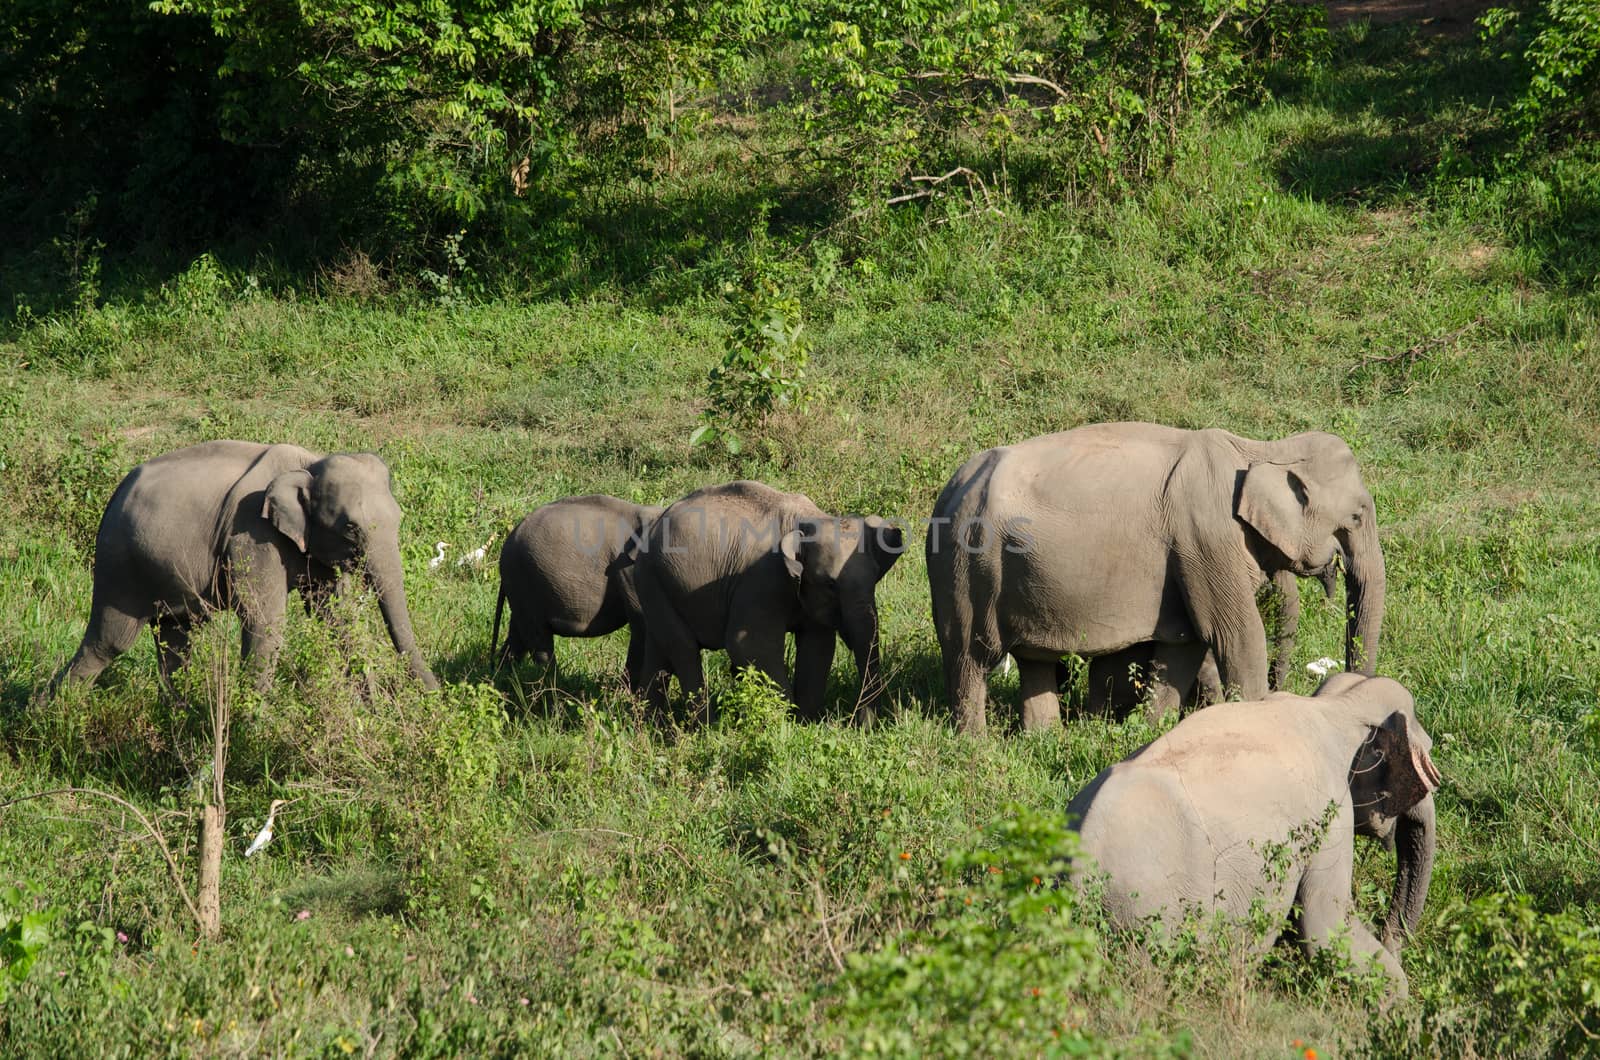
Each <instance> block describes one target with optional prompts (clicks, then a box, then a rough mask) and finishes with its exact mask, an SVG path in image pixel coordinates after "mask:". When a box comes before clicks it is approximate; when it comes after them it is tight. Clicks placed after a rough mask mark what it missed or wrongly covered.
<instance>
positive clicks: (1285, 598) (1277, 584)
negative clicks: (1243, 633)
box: [1267, 570, 1300, 692]
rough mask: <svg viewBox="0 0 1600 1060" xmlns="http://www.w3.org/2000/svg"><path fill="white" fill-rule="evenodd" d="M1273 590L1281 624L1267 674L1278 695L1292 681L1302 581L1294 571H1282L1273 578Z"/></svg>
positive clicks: (1279, 623)
mask: <svg viewBox="0 0 1600 1060" xmlns="http://www.w3.org/2000/svg"><path fill="white" fill-rule="evenodd" d="M1272 589H1273V593H1274V595H1275V596H1276V597H1277V598H1278V621H1277V629H1276V630H1275V632H1274V634H1273V637H1272V668H1271V669H1270V670H1269V671H1268V673H1267V687H1268V688H1270V689H1272V690H1273V691H1274V692H1276V691H1277V690H1278V689H1280V688H1282V687H1283V686H1284V683H1285V682H1286V681H1287V680H1288V679H1289V667H1290V666H1291V665H1292V664H1293V662H1294V647H1295V641H1296V639H1297V638H1298V637H1299V635H1300V579H1299V578H1297V577H1295V574H1294V572H1293V571H1288V570H1281V571H1278V572H1277V573H1276V574H1274V575H1273V576H1272Z"/></svg>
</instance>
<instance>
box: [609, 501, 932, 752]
mask: <svg viewBox="0 0 1600 1060" xmlns="http://www.w3.org/2000/svg"><path fill="white" fill-rule="evenodd" d="M902 550H903V544H902V535H901V531H900V529H899V527H896V526H894V525H892V524H891V523H889V522H887V521H886V520H884V519H882V518H879V517H878V516H867V517H865V518H859V517H854V516H847V517H838V516H832V515H829V514H827V513H826V512H824V511H823V510H822V509H820V508H818V507H817V506H816V505H815V504H814V503H812V501H811V499H810V498H808V497H806V496H805V495H804V494H800V493H783V492H780V491H778V490H775V489H773V488H772V487H771V486H767V485H764V484H762V483H760V482H750V481H740V482H732V483H729V484H727V485H722V486H710V487H707V488H704V489H700V490H696V491H695V492H693V493H690V494H689V495H688V496H686V497H684V498H682V499H681V500H678V501H677V502H675V503H673V504H672V505H670V506H669V507H668V508H667V510H666V511H665V512H663V513H662V514H661V515H660V516H659V517H658V518H657V519H656V521H655V522H654V523H653V524H652V525H651V527H650V531H649V533H648V534H647V535H646V537H645V543H644V547H642V548H641V549H640V550H639V556H638V559H637V561H636V562H635V563H634V564H633V566H632V567H630V568H628V570H627V571H625V572H624V578H627V579H630V580H632V581H633V582H634V585H635V588H634V591H635V594H636V596H637V598H638V600H639V603H640V606H641V608H642V610H643V612H644V619H645V628H646V630H647V633H648V636H647V638H646V639H647V644H648V647H647V649H646V656H647V658H646V662H645V665H644V673H645V674H646V676H647V678H648V680H649V698H650V703H651V705H652V707H653V708H654V709H656V710H658V711H659V710H661V709H662V708H664V707H665V705H666V678H667V675H668V674H672V675H676V676H677V678H678V683H679V685H680V686H681V687H682V690H683V694H684V695H685V696H687V697H691V698H693V697H695V696H698V695H699V693H700V691H701V689H702V688H703V687H704V676H703V672H702V669H701V661H700V652H701V651H702V650H704V649H711V650H716V649H726V650H727V652H728V657H729V661H730V663H731V664H732V665H733V667H734V669H736V670H737V669H741V668H743V667H746V666H754V667H755V668H756V669H758V670H760V671H761V672H763V673H764V674H766V675H767V676H768V677H769V678H771V679H772V680H773V681H774V682H775V683H776V684H777V685H778V687H779V688H781V689H783V691H784V694H785V695H786V696H788V697H789V699H790V701H791V702H792V703H794V704H795V706H796V707H797V708H798V713H799V715H800V716H801V717H802V718H804V719H807V720H816V719H820V718H821V716H822V707H823V694H824V693H825V692H826V690H827V683H828V671H829V668H830V667H831V666H832V664H833V652H834V638H835V635H836V634H837V635H838V636H840V637H842V638H843V639H844V642H845V645H846V647H848V648H849V649H850V650H851V652H853V653H854V655H855V659H856V667H857V670H858V671H859V673H860V676H861V689H860V694H859V696H858V697H857V701H856V720H857V721H858V722H860V723H863V724H865V723H869V722H870V721H871V720H872V718H873V716H874V715H873V710H874V705H875V703H876V701H877V699H878V696H879V695H880V693H881V692H882V678H881V676H880V654H879V645H878V605H877V599H876V595H875V594H876V588H877V584H878V582H879V580H880V579H882V578H883V576H884V575H885V574H887V573H888V571H889V568H891V567H892V566H894V563H895V560H897V559H899V557H900V552H901V551H902ZM787 633H793V634H794V635H795V667H794V681H793V683H792V684H791V682H790V680H789V675H788V673H787V670H786V667H785V664H784V635H785V634H787Z"/></svg>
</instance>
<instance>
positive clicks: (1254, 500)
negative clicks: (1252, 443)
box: [1236, 464, 1311, 559]
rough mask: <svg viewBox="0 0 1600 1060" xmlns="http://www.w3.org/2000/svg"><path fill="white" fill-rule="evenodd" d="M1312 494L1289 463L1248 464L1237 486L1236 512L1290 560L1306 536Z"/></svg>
mask: <svg viewBox="0 0 1600 1060" xmlns="http://www.w3.org/2000/svg"><path fill="white" fill-rule="evenodd" d="M1310 504H1311V495H1310V493H1309V492H1308V491H1307V489H1306V483H1305V480H1304V479H1302V478H1301V477H1300V476H1299V475H1297V474H1295V471H1294V468H1293V467H1291V466H1290V465H1288V464H1251V465H1250V468H1249V470H1247V471H1246V472H1245V473H1244V482H1243V483H1242V484H1241V485H1240V487H1239V506H1238V510H1237V513H1236V514H1237V515H1238V516H1239V518H1241V519H1243V520H1244V521H1245V522H1247V523H1249V524H1250V525H1251V527H1253V528H1254V529H1255V532H1256V533H1258V534H1260V535H1261V536H1262V537H1264V538H1266V539H1267V541H1269V542H1270V543H1271V544H1272V546H1273V547H1274V548H1276V549H1277V550H1278V551H1279V552H1282V553H1283V554H1284V555H1285V556H1288V557H1290V558H1291V559H1293V558H1296V557H1298V556H1299V554H1300V549H1301V545H1302V542H1304V541H1305V535H1306V509H1307V508H1308V507H1309V506H1310Z"/></svg>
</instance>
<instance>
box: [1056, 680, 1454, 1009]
mask: <svg viewBox="0 0 1600 1060" xmlns="http://www.w3.org/2000/svg"><path fill="white" fill-rule="evenodd" d="M1432 744H1433V741H1432V740H1431V739H1430V738H1429V736H1428V734H1427V732H1426V731H1425V730H1424V729H1423V728H1422V726H1421V724H1419V723H1418V721H1417V715H1416V706H1415V704H1414V703H1413V702H1412V698H1411V695H1410V693H1408V692H1407V691H1406V690H1405V689H1404V688H1403V687H1401V686H1400V685H1399V684H1398V683H1396V682H1395V681H1391V680H1390V679H1388V678H1386V677H1363V676H1361V675H1359V674H1348V673H1343V674H1336V675H1334V676H1333V677H1330V678H1329V679H1328V680H1327V681H1325V682H1324V683H1323V685H1322V687H1320V688H1319V689H1318V690H1317V693H1316V695H1314V696H1295V695H1290V694H1289V693H1286V692H1278V693H1274V694H1273V695H1272V696H1271V697H1270V698H1268V699H1267V700H1266V701H1264V702H1259V703H1224V704H1221V705H1218V706H1215V707H1211V708H1209V709H1207V710H1203V711H1200V712H1199V713H1197V714H1191V715H1190V716H1189V717H1187V718H1185V719H1184V720H1183V721H1182V722H1180V723H1179V724H1178V725H1177V727H1176V728H1174V729H1172V730H1171V731H1170V732H1168V733H1166V734H1165V735H1163V736H1161V737H1159V738H1157V739H1156V740H1153V741H1152V742H1150V743H1149V744H1146V745H1145V746H1144V747H1142V748H1140V749H1139V750H1138V751H1136V752H1134V753H1133V754H1132V755H1131V756H1129V757H1128V758H1127V759H1125V760H1124V761H1122V762H1120V763H1118V764H1117V765H1114V766H1112V767H1111V768H1109V769H1107V770H1105V771H1103V772H1102V773H1100V775H1099V776H1097V777H1095V778H1094V780H1093V781H1091V782H1090V783H1089V785H1088V786H1087V787H1085V788H1084V789H1083V790H1082V791H1081V792H1079V793H1078V794H1077V796H1076V797H1075V798H1073V800H1072V802H1071V804H1070V805H1069V806H1068V807H1067V815H1068V817H1069V818H1070V819H1071V820H1072V821H1074V822H1075V823H1076V826H1077V828H1078V830H1079V836H1080V839H1081V846H1080V851H1081V855H1082V856H1081V857H1080V858H1079V859H1078V860H1076V861H1075V862H1074V865H1073V876H1074V878H1075V879H1077V880H1079V881H1083V880H1086V879H1093V880H1099V881H1100V882H1101V883H1103V886H1104V892H1103V893H1104V899H1105V902H1106V906H1107V911H1108V912H1109V913H1110V915H1111V917H1112V919H1113V920H1114V921H1115V922H1117V923H1118V924H1121V925H1123V926H1127V927H1133V926H1137V925H1139V924H1141V923H1143V922H1145V921H1146V920H1148V919H1150V918H1154V919H1155V920H1157V921H1159V922H1160V923H1161V924H1162V925H1163V926H1164V927H1166V928H1171V927H1173V926H1175V925H1176V924H1178V923H1179V922H1181V921H1182V920H1183V918H1184V917H1186V916H1190V915H1196V914H1197V915H1199V916H1200V917H1201V918H1202V919H1204V920H1205V921H1207V922H1208V923H1209V922H1214V921H1213V918H1214V917H1215V916H1217V915H1218V914H1221V916H1222V918H1223V919H1224V920H1225V921H1228V922H1231V923H1233V924H1235V925H1238V926H1240V927H1241V928H1244V927H1245V926H1247V925H1248V924H1250V923H1251V922H1257V923H1260V920H1259V917H1260V915H1261V914H1265V915H1266V917H1267V918H1268V919H1267V921H1266V923H1268V924H1270V928H1269V930H1268V931H1267V932H1266V936H1265V937H1258V938H1257V939H1256V940H1255V941H1256V942H1257V943H1259V944H1261V945H1263V946H1265V945H1270V944H1271V943H1272V942H1273V941H1275V940H1276V939H1277V937H1278V935H1279V934H1280V933H1281V932H1282V930H1283V927H1284V925H1286V924H1287V923H1288V921H1289V919H1290V916H1291V913H1292V910H1294V909H1298V910H1299V924H1298V926H1299V938H1300V941H1301V943H1302V945H1303V946H1305V947H1306V948H1307V949H1309V950H1316V949H1322V948H1325V947H1327V946H1330V945H1332V944H1333V943H1334V941H1335V940H1336V939H1338V938H1339V937H1341V936H1345V937H1348V939H1349V944H1350V949H1351V953H1352V955H1353V956H1356V957H1358V958H1364V957H1370V958H1375V959H1376V960H1377V961H1378V962H1379V964H1380V965H1381V966H1382V967H1383V969H1384V970H1385V971H1386V972H1387V973H1388V975H1389V976H1390V978H1391V979H1392V981H1393V983H1394V986H1395V988H1396V991H1397V992H1398V993H1400V994H1404V992H1405V987H1406V978H1405V972H1404V971H1402V970H1401V967H1400V962H1399V961H1398V960H1397V959H1396V956H1397V955H1398V954H1399V952H1400V946H1401V943H1402V941H1403V940H1404V939H1405V937H1407V936H1408V935H1410V934H1411V933H1412V932H1413V931H1415V930H1416V926H1417V923H1418V921H1419V920H1420V919H1421V917H1422V909H1423V905H1424V903H1425V902H1426V901H1427V897H1428V884H1429V881H1430V879H1431V878H1432V873H1433V858H1434V849H1435V831H1434V801H1433V795H1432V792H1433V790H1434V789H1435V788H1436V787H1438V784H1439V771H1438V770H1437V769H1436V768H1435V767H1434V765H1433V760H1432V759H1431V758H1430V757H1429V754H1428V751H1429V748H1430V747H1432ZM1357 834H1362V835H1369V836H1374V837H1377V838H1388V837H1390V836H1392V837H1393V838H1394V841H1395V851H1396V855H1397V863H1396V873H1395V883H1394V896H1393V899H1392V901H1391V903H1390V906H1389V912H1388V916H1387V918H1386V919H1385V921H1384V925H1383V928H1382V937H1381V940H1380V939H1379V938H1378V937H1375V936H1374V935H1373V933H1372V931H1371V930H1369V929H1368V928H1367V926H1366V925H1365V924H1364V923H1362V922H1361V921H1360V920H1359V919H1358V918H1357V917H1356V916H1355V913H1354V908H1353V901H1352V898H1351V872H1352V862H1353V859H1354V843H1355V836H1356V835H1357Z"/></svg>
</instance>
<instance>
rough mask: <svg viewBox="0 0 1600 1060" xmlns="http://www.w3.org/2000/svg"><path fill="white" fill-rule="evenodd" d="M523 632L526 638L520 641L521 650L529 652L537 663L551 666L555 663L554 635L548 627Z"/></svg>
mask: <svg viewBox="0 0 1600 1060" xmlns="http://www.w3.org/2000/svg"><path fill="white" fill-rule="evenodd" d="M523 632H524V636H525V638H526V639H524V640H523V641H522V648H523V651H525V652H527V653H529V654H531V655H532V656H533V661H534V662H535V663H537V664H538V665H540V666H544V667H550V668H553V667H554V666H555V664H556V637H555V634H554V633H552V632H550V627H549V626H544V627H542V628H539V629H535V630H531V631H530V630H524V631H523ZM508 642H509V637H508Z"/></svg>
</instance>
